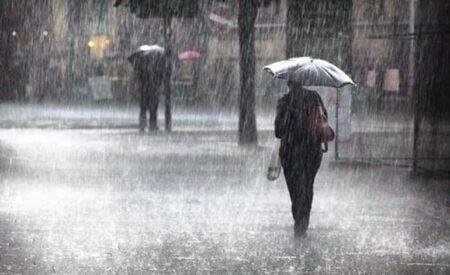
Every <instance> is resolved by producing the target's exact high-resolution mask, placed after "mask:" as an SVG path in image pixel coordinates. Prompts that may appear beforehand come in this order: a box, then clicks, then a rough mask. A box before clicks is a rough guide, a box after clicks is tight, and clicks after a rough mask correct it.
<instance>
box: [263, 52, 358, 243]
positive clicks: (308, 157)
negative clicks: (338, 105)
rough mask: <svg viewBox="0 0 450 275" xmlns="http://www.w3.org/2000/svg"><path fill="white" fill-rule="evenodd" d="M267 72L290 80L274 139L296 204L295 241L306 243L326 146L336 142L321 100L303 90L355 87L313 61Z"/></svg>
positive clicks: (281, 63) (281, 64)
mask: <svg viewBox="0 0 450 275" xmlns="http://www.w3.org/2000/svg"><path fill="white" fill-rule="evenodd" d="M264 69H265V70H267V71H269V72H270V73H271V74H272V75H273V77H276V78H281V79H285V80H287V84H288V87H289V92H288V93H287V94H286V95H284V96H283V97H282V98H280V99H279V100H278V103H277V111H276V117H275V137H276V138H279V139H280V142H281V144H280V148H279V157H280V160H281V166H282V167H283V171H284V176H285V179H286V184H287V187H288V190H289V195H290V198H291V203H292V216H293V218H294V221H295V223H294V235H295V237H303V236H306V231H307V229H308V226H309V219H310V213H311V205H312V199H313V184H314V179H315V176H316V174H317V172H318V170H319V167H320V164H321V161H322V154H323V152H326V151H327V149H328V146H327V142H328V141H331V140H333V139H334V131H333V130H332V129H331V127H330V126H329V125H328V123H327V117H328V116H327V111H326V109H325V106H324V104H323V102H322V99H321V98H320V96H319V94H318V93H317V92H315V91H312V90H307V89H305V86H329V87H336V88H339V87H342V86H344V85H346V84H354V82H353V81H352V80H351V79H350V77H348V76H347V75H346V74H345V73H344V72H343V71H341V70H340V69H339V68H337V67H336V66H334V65H332V64H330V63H328V62H326V61H324V60H320V59H312V58H310V57H301V58H292V59H289V60H284V61H279V62H276V63H273V64H271V65H268V66H266V67H264ZM323 145H324V148H323V147H322V146H323Z"/></svg>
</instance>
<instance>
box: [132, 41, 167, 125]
mask: <svg viewBox="0 0 450 275" xmlns="http://www.w3.org/2000/svg"><path fill="white" fill-rule="evenodd" d="M158 47H159V46H156V45H154V46H147V45H144V46H141V47H140V49H143V52H144V51H145V50H148V51H149V52H148V53H147V54H143V55H140V56H139V55H138V56H137V58H135V59H133V58H132V57H133V55H132V56H131V57H130V58H129V60H130V62H131V63H132V64H133V65H134V73H135V80H136V89H137V91H138V93H139V94H140V105H139V106H140V113H139V130H140V132H144V131H145V128H146V125H147V112H148V113H149V124H148V128H149V131H157V130H158V105H159V88H160V86H161V84H162V82H163V79H164V77H167V75H170V71H171V64H170V62H169V58H168V56H169V54H170V53H168V52H165V50H164V48H162V47H159V48H158ZM152 49H159V50H161V51H162V52H160V53H158V52H156V51H155V52H153V51H152Z"/></svg>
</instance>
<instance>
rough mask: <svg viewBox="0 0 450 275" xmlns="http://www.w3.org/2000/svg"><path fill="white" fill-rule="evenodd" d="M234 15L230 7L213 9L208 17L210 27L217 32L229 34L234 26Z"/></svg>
mask: <svg viewBox="0 0 450 275" xmlns="http://www.w3.org/2000/svg"><path fill="white" fill-rule="evenodd" d="M234 22H235V20H234V13H233V11H232V10H231V8H229V7H228V6H225V5H219V6H216V7H213V8H212V9H211V12H210V13H209V15H208V26H209V27H210V28H211V30H213V31H215V32H228V31H230V30H231V29H232V28H233V26H234V24H235V23H234Z"/></svg>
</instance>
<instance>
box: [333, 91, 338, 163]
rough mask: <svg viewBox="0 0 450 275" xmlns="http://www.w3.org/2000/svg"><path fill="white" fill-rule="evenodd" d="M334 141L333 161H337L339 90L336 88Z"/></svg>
mask: <svg viewBox="0 0 450 275" xmlns="http://www.w3.org/2000/svg"><path fill="white" fill-rule="evenodd" d="M335 114H336V129H335V132H336V133H335V134H336V139H335V141H334V160H336V161H337V160H339V89H338V88H336V110H335Z"/></svg>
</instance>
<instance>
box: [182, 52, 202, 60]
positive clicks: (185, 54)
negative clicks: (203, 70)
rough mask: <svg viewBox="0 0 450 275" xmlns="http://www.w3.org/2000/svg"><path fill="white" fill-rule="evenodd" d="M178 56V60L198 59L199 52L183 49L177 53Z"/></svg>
mask: <svg viewBox="0 0 450 275" xmlns="http://www.w3.org/2000/svg"><path fill="white" fill-rule="evenodd" d="M178 58H179V59H180V60H188V59H198V58H200V53H199V52H197V51H184V52H181V53H179V54H178Z"/></svg>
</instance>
